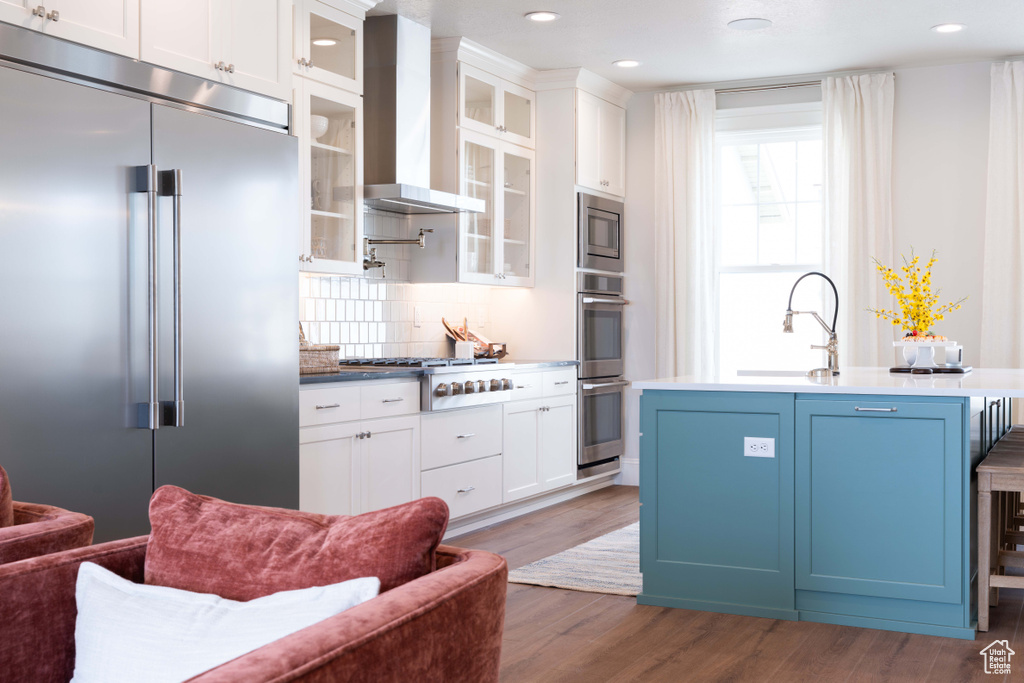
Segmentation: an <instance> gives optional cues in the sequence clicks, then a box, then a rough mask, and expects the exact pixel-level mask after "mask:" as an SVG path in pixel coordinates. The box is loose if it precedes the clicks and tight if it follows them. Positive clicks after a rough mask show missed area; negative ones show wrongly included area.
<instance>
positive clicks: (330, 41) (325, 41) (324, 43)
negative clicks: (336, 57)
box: [313, 38, 338, 47]
mask: <svg viewBox="0 0 1024 683" xmlns="http://www.w3.org/2000/svg"><path fill="white" fill-rule="evenodd" d="M313 44H314V45H319V46H320V47H330V46H331V45H337V44H338V41H336V40H335V39H334V38H315V39H314V40H313Z"/></svg>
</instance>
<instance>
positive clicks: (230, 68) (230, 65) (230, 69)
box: [227, 64, 235, 74]
mask: <svg viewBox="0 0 1024 683" xmlns="http://www.w3.org/2000/svg"><path fill="white" fill-rule="evenodd" d="M227 71H228V73H229V74H233V73H235V65H234V64H228V69H227Z"/></svg>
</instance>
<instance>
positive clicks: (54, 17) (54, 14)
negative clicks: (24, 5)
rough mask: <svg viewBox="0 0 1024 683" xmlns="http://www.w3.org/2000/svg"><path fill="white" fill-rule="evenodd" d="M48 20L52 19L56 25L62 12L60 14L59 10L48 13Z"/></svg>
mask: <svg viewBox="0 0 1024 683" xmlns="http://www.w3.org/2000/svg"><path fill="white" fill-rule="evenodd" d="M46 18H47V19H50V20H51V21H53V23H55V24H56V23H57V22H58V21H60V12H58V11H57V10H53V11H52V12H47V13H46Z"/></svg>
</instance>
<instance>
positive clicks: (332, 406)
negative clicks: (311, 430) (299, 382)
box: [299, 387, 359, 427]
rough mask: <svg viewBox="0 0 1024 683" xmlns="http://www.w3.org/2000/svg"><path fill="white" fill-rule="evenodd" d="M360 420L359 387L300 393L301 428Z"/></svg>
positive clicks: (311, 390) (307, 390)
mask: <svg viewBox="0 0 1024 683" xmlns="http://www.w3.org/2000/svg"><path fill="white" fill-rule="evenodd" d="M358 419H359V387H331V388H330V389H306V390H303V391H300V392H299V426H300V427H309V426H311V425H322V424H328V423H330V422H348V421H349V420H358Z"/></svg>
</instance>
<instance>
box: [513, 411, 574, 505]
mask: <svg viewBox="0 0 1024 683" xmlns="http://www.w3.org/2000/svg"><path fill="white" fill-rule="evenodd" d="M504 412H505V415H504V417H505V422H504V437H503V448H502V455H503V458H504V461H503V463H502V465H503V468H502V469H503V485H504V489H505V491H504V495H503V498H502V500H503V502H506V503H508V502H511V501H514V500H519V499H520V498H526V497H527V496H532V495H535V494H537V493H543V492H544V491H550V490H551V489H555V488H558V487H560V486H565V485H567V484H571V483H573V482H575V481H576V397H575V396H573V395H563V396H553V397H550V398H539V399H533V400H529V401H514V402H509V403H506V404H505V405H504Z"/></svg>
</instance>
